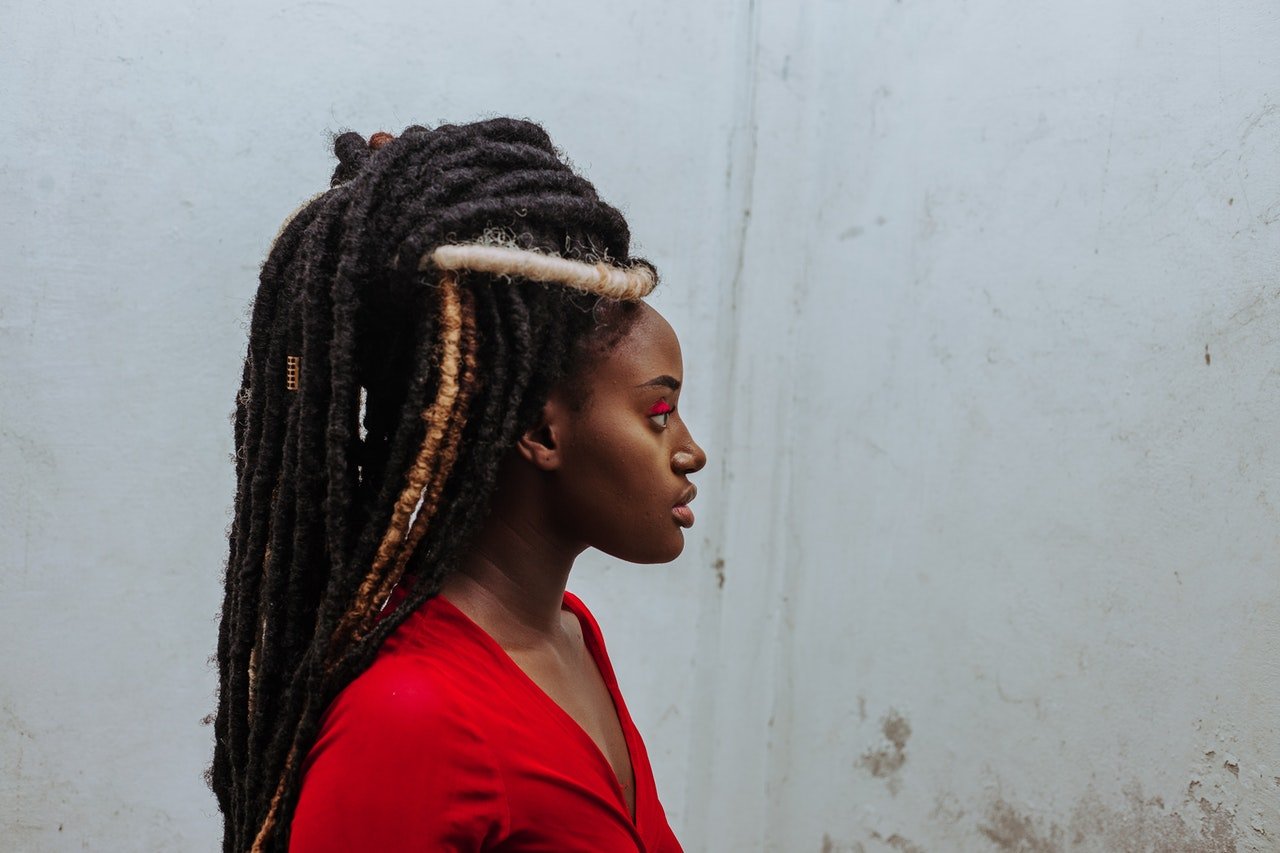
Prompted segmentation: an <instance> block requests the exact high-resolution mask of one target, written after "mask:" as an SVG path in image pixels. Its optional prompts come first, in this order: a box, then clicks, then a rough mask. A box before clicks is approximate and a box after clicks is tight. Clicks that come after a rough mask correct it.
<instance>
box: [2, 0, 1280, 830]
mask: <svg viewBox="0 0 1280 853" xmlns="http://www.w3.org/2000/svg"><path fill="white" fill-rule="evenodd" d="M454 5H456V6H457V8H447V9H446V8H436V9H431V8H424V7H423V5H422V4H411V3H407V2H401V0H396V2H390V0H387V2H380V3H375V4H373V8H372V9H365V8H363V7H357V6H356V5H355V4H352V3H348V2H335V3H325V4H312V3H304V4H263V3H249V2H244V0H242V2H237V3H222V4H211V3H199V4H196V3H191V4H159V3H155V4H151V3H144V2H139V0H133V2H125V3H118V4H108V5H103V4H97V5H90V4H78V5H77V4H68V3H61V4H59V3H43V4H36V3H32V2H25V3H23V2H11V3H9V4H6V6H5V11H4V13H3V22H2V25H0V115H4V116H6V117H7V120H6V121H5V122H3V123H0V364H2V365H3V368H0V400H3V402H0V471H3V476H2V477H0V648H3V649H4V650H5V651H6V654H5V655H4V656H3V658H2V659H0V849H4V850H9V849H13V850H46V849H47V850H64V849H65V850H72V849H82V848H83V849H95V850H97V849H103V850H116V849H119V850H135V849H136V850H213V849H215V848H216V846H217V843H218V821H217V816H216V811H215V806H214V803H213V800H212V797H211V795H209V793H208V791H207V790H206V789H205V787H204V785H203V782H202V780H201V778H200V773H201V771H202V769H203V767H204V766H205V764H206V762H207V760H208V753H209V750H210V732H209V729H208V728H207V727H203V726H201V725H200V718H201V717H202V716H203V715H204V714H205V713H207V712H208V711H209V710H211V707H212V701H213V687H214V683H215V678H214V673H213V670H212V669H211V668H210V667H209V666H207V665H206V664H205V658H206V657H207V656H208V655H209V654H210V653H211V652H212V651H213V646H214V638H215V633H216V614H217V608H218V603H219V572H220V569H221V563H222V560H223V559H224V544H223V533H224V528H225V526H226V524H227V523H228V521H229V515H228V507H229V505H230V501H231V496H232V490H233V483H232V472H231V467H230V463H229V461H228V459H227V454H228V453H229V451H230V426H229V424H228V422H227V415H228V413H229V411H230V408H231V402H232V400H231V398H232V395H233V394H234V390H235V388H236V386H237V385H238V380H239V371H238V365H239V360H240V358H241V356H242V355H243V347H244V329H243V325H242V324H243V320H244V311H245V308H246V306H247V303H248V300H249V299H250V297H251V295H252V292H253V289H254V285H255V276H256V270H257V266H258V264H259V263H260V261H261V259H262V256H263V254H264V252H265V250H266V246H267V243H268V241H269V240H270V238H271V237H272V235H273V234H274V230H275V228H276V226H277V225H278V223H279V220H280V219H281V218H282V217H283V216H284V215H285V214H286V213H287V212H288V211H289V210H290V209H292V207H293V206H294V205H295V204H296V203H297V202H298V201H299V200H300V199H301V198H303V197H304V196H306V195H308V194H310V193H311V192H314V191H315V190H317V189H320V188H323V186H324V185H325V183H326V179H327V175H328V173H329V170H330V168H331V160H330V155H329V154H328V150H327V138H328V137H327V134H328V133H329V132H331V131H335V130H339V129H343V128H347V127H351V128H354V129H358V130H361V131H363V132H366V133H368V132H371V131H373V130H377V129H388V130H391V131H393V132H394V131H397V130H399V129H400V128H401V127H403V126H404V125H406V124H409V123H413V122H426V123H432V122H435V121H438V120H442V119H443V120H467V119H471V118H476V117H480V116H483V115H488V114H499V113H514V114H522V115H529V116H532V117H534V118H537V119H539V120H541V121H543V122H544V123H545V124H546V125H547V127H548V129H549V131H550V132H551V134H552V136H553V138H555V139H556V140H557V142H558V143H559V144H560V145H561V146H562V147H563V148H564V149H565V150H566V151H567V152H568V153H569V155H570V156H571V157H572V158H573V159H574V161H575V162H576V163H577V164H578V166H579V167H580V168H581V169H582V170H583V171H584V172H585V173H586V174H587V175H588V176H589V177H591V178H592V179H593V180H594V181H595V182H596V184H597V186H598V187H599V188H600V190H601V192H602V194H603V195H604V196H605V197H606V198H608V199H611V200H613V201H615V202H617V203H620V204H621V205H622V206H623V208H624V210H625V211H626V212H627V214H628V216H629V219H630V221H631V224H632V228H633V232H634V234H635V235H636V238H637V241H638V243H639V248H640V249H641V250H642V251H643V252H644V253H645V254H646V255H648V256H649V257H651V258H652V259H653V260H654V261H656V262H657V263H658V264H659V265H660V266H661V268H662V270H663V273H664V281H665V283H664V285H663V289H662V291H661V295H660V296H659V297H657V299H656V304H657V305H658V307H659V308H660V309H661V310H663V311H665V312H666V313H667V314H668V316H670V317H671V319H672V320H673V322H674V324H675V325H676V327H677V330H678V331H679V332H680V333H681V336H682V340H683V342H684V345H685V350H686V352H685V358H686V372H687V377H688V386H689V387H688V391H687V393H686V396H685V400H684V405H683V407H682V408H684V409H685V410H686V411H687V412H688V416H689V417H690V418H691V419H692V422H693V427H694V429H695V433H696V434H697V435H698V437H699V438H700V440H701V441H702V443H703V444H704V446H705V447H706V448H707V449H708V451H709V452H710V453H711V454H712V457H713V458H712V463H711V465H710V466H709V467H708V469H707V470H706V471H705V472H704V473H703V475H702V476H701V478H700V488H701V492H702V494H701V497H700V499H699V501H698V504H699V506H700V507H701V508H700V509H699V512H698V514H699V524H698V526H697V527H696V528H695V529H694V534H695V535H693V536H691V538H690V541H691V545H692V547H691V548H690V549H689V550H688V551H687V552H686V554H685V556H684V557H682V558H681V559H680V560H679V561H678V562H677V563H676V564H675V565H674V566H672V567H667V568H662V567H658V568H653V567H634V566H627V565H622V564H613V563H611V562H610V561H607V560H603V559H593V560H589V561H586V562H584V565H583V566H582V567H581V569H580V570H579V572H578V573H577V576H576V577H575V580H574V584H573V586H574V587H575V589H577V591H578V592H579V593H580V594H582V595H584V596H585V597H586V598H587V600H588V601H589V602H590V603H591V604H592V605H593V607H594V608H595V609H596V611H597V614H598V615H599V616H600V618H601V621H602V622H603V624H604V627H605V630H606V634H607V637H608V639H609V643H610V648H611V651H612V653H613V656H614V660H615V665H616V666H617V668H618V669H619V671H620V677H621V679H622V682H623V685H624V689H625V690H626V693H627V696H628V700H629V703H630V704H631V706H632V711H633V714H634V716H635V717H636V719H637V721H638V723H639V724H640V726H641V728H642V730H643V731H644V732H645V734H646V739H647V741H648V743H649V747H650V752H651V754H652V756H653V758H654V763H655V768H656V771H657V773H658V776H659V785H660V790H661V791H662V793H663V797H664V802H665V803H666V804H667V806H668V808H669V811H670V812H671V818H672V821H673V824H674V825H675V827H676V829H677V832H678V833H679V834H680V836H681V838H682V839H683V840H684V841H685V844H686V847H687V848H688V849H689V850H691V851H701V850H706V851H721V850H725V851H729V850H761V849H770V850H781V851H792V850H801V851H804V850H808V851H828V853H836V851H855V850H860V851H882V850H898V851H923V850H928V851H934V853H937V851H951V850H961V851H967V850H974V851H984V850H1031V851H1068V850H1070V851H1077V850H1079V851H1103V850H1106V851H1114V850H1186V851H1198V850H1231V849H1235V850H1242V851H1243V850H1275V849H1280V841H1277V839H1278V838H1280V737H1278V735H1280V732H1278V731H1277V729H1278V727H1280V724H1277V722H1276V721H1277V720H1280V670H1277V667H1276V665H1275V661H1276V660H1277V657H1278V656H1280V629H1277V627H1276V626H1277V625H1280V560H1278V559H1277V557H1280V548H1278V546H1280V537H1278V530H1280V528H1278V527H1277V521H1280V518H1278V513H1277V503H1278V502H1280V498H1277V497H1275V496H1274V495H1273V491H1274V488H1273V485H1274V484H1275V483H1277V482H1278V481H1280V459H1278V458H1277V454H1276V453H1275V451H1274V450H1273V449H1272V446H1273V445H1274V444H1275V441H1274V433H1275V424H1276V423H1277V420H1278V416H1280V357H1277V354H1276V353H1277V349H1276V343H1277V337H1278V333H1277V332H1276V328H1277V319H1280V276H1278V275H1277V270H1278V265H1277V261H1278V260H1280V241H1278V240H1277V235H1278V234H1280V231H1278V230H1277V229H1278V228H1280V224H1278V223H1280V156H1277V155H1278V152H1280V101H1278V100H1277V99H1278V98H1280V94H1277V92H1278V90H1280V86H1278V85H1277V84H1280V61H1278V60H1277V59H1276V56H1277V51H1276V50H1275V45H1276V44H1280V10H1277V9H1276V8H1275V7H1274V4H1272V3H1269V2H1266V1H1265V0H1237V2H1234V3H1219V2H1213V3H1211V2H1208V0H1184V2H1181V3H1174V4H1170V3H1157V2H1153V0H1135V2H1131V3H1127V4H1119V3H1105V2H1101V0H1077V2H1075V3H1065V2H1059V3H1042V4H1026V3H1010V2H999V0H981V2H975V3H962V4H957V3H944V2H941V0H933V2H928V0H901V2H897V1H896V0H869V2H865V3H858V4H848V3H832V2H819V0H805V2H799V3H797V2H783V0H754V2H752V3H730V2H728V0H717V2H709V3H698V4H688V3H676V2H670V0H661V2H652V3H647V4H643V5H642V4H621V3H612V4H611V3H604V4H575V3H569V2H562V1H561V2H554V3H545V4H538V5H537V6H536V8H535V7H533V5H532V4H514V3H500V2H496V0H490V2H482V3H478V4H475V5H474V6H472V7H470V8H462V6H461V4H454ZM1206 353H1207V354H1208V357H1207V358H1206Z"/></svg>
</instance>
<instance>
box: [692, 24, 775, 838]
mask: <svg viewBox="0 0 1280 853" xmlns="http://www.w3.org/2000/svg"><path fill="white" fill-rule="evenodd" d="M740 32H741V36H740V39H741V42H740V43H741V49H742V66H741V70H740V74H739V76H738V77H737V85H736V86H735V91H734V96H733V97H734V106H733V113H732V121H733V129H732V131H731V135H730V138H729V144H728V146H727V151H726V154H727V159H728V162H727V165H726V173H725V197H726V199H727V200H728V202H729V205H728V208H727V211H726V219H727V220H728V223H727V224H728V225H729V228H728V229H726V230H727V231H728V232H729V233H730V234H731V235H732V243H731V244H730V246H728V247H727V250H726V251H725V253H724V254H725V256H726V260H728V261H729V263H728V264H726V265H725V266H726V267H729V268H730V269H732V273H731V275H730V278H729V280H728V288H727V293H725V294H724V295H723V296H722V297H721V298H720V300H719V307H720V310H719V311H718V312H717V317H718V321H717V324H716V349H717V359H716V360H717V367H718V368H719V370H720V372H721V376H720V380H721V381H720V382H718V383H717V386H718V389H719V393H718V395H717V399H716V408H715V411H717V412H718V413H719V416H718V418H717V420H716V429H715V431H714V432H713V434H712V440H713V447H715V448H718V449H719V451H720V453H719V456H720V459H719V463H718V466H717V469H716V472H715V475H716V476H715V482H716V486H717V489H718V492H717V494H718V495H721V496H724V495H727V494H728V491H729V489H730V488H731V487H732V477H731V475H730V471H729V462H730V456H731V451H730V448H731V446H732V439H733V437H734V432H735V428H736V425H737V423H738V418H737V417H736V412H735V402H736V397H737V389H736V387H735V386H736V384H737V374H738V371H737V358H736V356H737V350H738V343H739V341H740V339H741V313H740V311H739V297H740V295H741V291H742V279H743V274H744V268H745V263H746V252H747V230H748V228H749V227H750V224H751V205H752V198H753V193H754V191H755V173H756V150H757V123H756V102H757V69H758V67H759V0H749V2H748V4H747V9H746V12H745V15H744V19H743V20H741V22H740ZM739 161H741V163H742V166H741V167H740V168H738V167H737V163H738V162H739ZM725 505H726V501H725V500H724V499H723V497H722V498H721V500H720V506H721V507H722V510H721V511H720V512H719V513H718V515H717V516H716V524H715V526H714V529H713V530H712V531H711V533H710V538H711V546H712V547H711V554H712V566H711V567H712V568H713V569H714V572H715V573H714V574H706V575H705V576H704V581H703V583H702V584H700V585H699V590H709V592H708V593H704V594H701V595H699V601H698V610H697V613H698V623H697V624H698V634H697V641H696V646H695V651H694V654H695V656H696V657H695V664H694V671H695V673H696V678H695V681H694V684H695V688H696V691H697V692H696V693H695V700H694V701H695V706H694V713H693V724H692V725H691V726H690V730H689V736H690V748H689V751H688V753H687V755H688V757H689V764H688V768H689V780H690V784H689V787H688V789H687V790H688V794H687V797H688V799H687V804H686V805H687V807H686V812H685V815H686V825H687V827H688V829H689V832H688V835H687V837H686V843H687V844H689V846H690V847H691V848H692V849H703V848H706V847H707V842H708V841H709V839H708V837H707V831H708V828H709V827H708V824H709V818H710V813H711V807H712V797H711V791H712V779H713V774H712V769H713V768H712V765H713V763H714V758H715V754H716V740H715V732H716V731H717V726H716V725H715V720H716V706H717V698H718V693H719V684H718V682H717V681H716V678H715V673H716V672H717V671H718V670H719V669H720V667H719V662H720V634H721V628H722V625H721V609H722V601H723V596H722V593H721V586H722V582H721V581H720V578H722V577H723V575H722V574H720V573H721V572H722V571H723V566H724V555H725V552H726V549H725V535H726V532H727V529H728V523H727V522H728V514H727V513H726V512H724V511H723V507H724V506H725Z"/></svg>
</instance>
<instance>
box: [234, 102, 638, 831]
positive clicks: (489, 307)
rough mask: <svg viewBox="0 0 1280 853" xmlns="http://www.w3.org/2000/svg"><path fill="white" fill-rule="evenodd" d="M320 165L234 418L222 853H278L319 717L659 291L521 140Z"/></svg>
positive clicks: (557, 170)
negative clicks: (527, 438) (322, 169)
mask: <svg viewBox="0 0 1280 853" xmlns="http://www.w3.org/2000/svg"><path fill="white" fill-rule="evenodd" d="M334 149H335V153H336V154H337V156H338V160H339V165H338V167H337V169H336V170H335V172H334V176H333V182H332V187H331V189H330V190H329V191H328V192H326V193H324V194H323V195H321V196H318V197H317V198H315V199H313V200H312V201H310V202H309V203H308V204H306V205H305V206H304V207H303V208H302V209H301V210H300V211H299V212H298V213H297V214H296V215H295V216H294V217H293V219H292V220H291V221H289V222H288V223H287V224H286V226H285V227H284V228H283V230H282V231H281V233H280V235H279V237H277V239H276V242H275V244H274V246H273V247H272V249H271V252H270V254H269V256H268V258H267V260H266V263H265V264H264V265H263V268H262V275H261V280H260V284H259V288H258V293H257V296H256V299H255V301H254V307H253V316H252V321H251V325H250V330H249V347H248V353H247V355H246V357H245V363H244V376H243V380H242V384H241V387H240V392H239V394H238V396H237V400H236V412H235V447H236V477H237V491H236V502H235V520H234V522H233V525H232V528H231V531H230V537H229V539H230V556H229V559H228V562H227V572H226V596H225V599H224V601H223V607H222V623H221V630H220V632H219V636H218V666H219V676H220V678H219V695H218V708H217V713H216V717H215V738H216V743H215V748H214V757H213V765H212V767H211V769H210V784H211V786H212V788H213V790H214V792H215V793H216V794H217V797H218V802H219V806H220V808H221V810H222V813H223V816H224V840H223V849H224V851H226V853H242V851H245V850H253V851H260V850H261V851H274V850H283V849H285V848H286V847H287V845H288V834H289V824H290V822H291V820H292V815H293V810H294V806H295V804H296V802H297V797H298V790H299V785H300V781H301V765H302V762H303V759H304V758H305V756H306V753H307V751H308V749H309V748H310V746H311V745H312V743H313V741H314V739H315V736H316V734H317V731H318V728H319V723H320V718H321V715H322V714H323V712H324V710H325V709H326V708H327V707H328V705H329V703H330V702H331V701H332V700H333V698H334V697H335V696H336V695H337V693H338V692H339V691H340V690H341V689H342V688H343V687H345V686H346V685H347V684H349V683H350V682H351V680H352V679H353V678H355V676H357V675H358V674H359V673H360V672H362V671H363V670H364V669H365V668H366V667H367V666H368V665H369V664H370V662H371V661H372V659H373V656H374V654H375V653H376V651H377V649H378V646H379V644H380V643H381V642H382V640H383V639H384V638H385V637H386V636H387V635H388V634H389V633H390V632H391V631H393V630H394V629H395V628H396V627H397V626H399V625H400V624H401V623H402V622H403V621H404V619H405V618H407V617H408V616H409V614H410V613H411V612H412V611H413V610H414V609H416V608H417V607H418V606H420V605H421V604H422V603H423V602H424V601H426V600H427V599H428V598H430V597H431V596H432V595H434V594H436V593H437V592H438V590H439V589H440V584H441V582H442V580H443V579H444V577H445V576H446V575H447V574H448V573H449V572H450V571H451V569H452V568H453V567H454V565H455V564H456V562H457V559H458V558H459V556H460V554H461V552H462V550H463V548H464V547H465V546H466V544H467V543H468V541H469V540H470V538H471V536H472V535H473V534H474V533H475V532H476V530H477V529H478V527H479V525H480V523H481V522H482V521H483V520H484V516H485V514H486V512H487V510H488V506H489V501H490V496H491V493H492V491H493V487H494V482H495V479H496V475H497V471H498V466H499V463H500V461H501V459H502V457H503V455H504V453H505V451H506V450H507V449H509V448H510V447H511V446H512V445H513V444H514V442H515V440H516V438H517V437H518V435H519V434H520V433H521V432H522V431H523V430H524V429H527V428H528V427H529V426H530V425H532V424H533V423H534V422H535V419H536V417H537V415H538V413H539V411H540V409H541V407H542V404H543V403H544V402H545V400H546V398H547V395H548V393H549V392H550V390H551V389H552V387H553V386H555V385H556V384H557V383H558V382H561V381H565V380H567V379H571V378H572V373H573V371H574V368H575V365H576V363H577V361H578V360H579V359H581V358H582V357H583V353H584V352H586V351H587V349H588V348H589V346H594V345H598V343H599V340H600V338H601V329H602V327H603V325H605V324H604V323H603V322H602V318H604V317H608V318H610V320H609V324H610V325H612V326H613V335H614V336H616V335H617V334H618V332H619V329H620V328H622V327H624V326H625V323H626V321H627V317H628V316H630V313H631V312H629V311H628V308H629V307H634V303H633V302H627V301H623V300H627V299H634V298H636V297H637V296H639V295H643V293H645V292H647V291H648V289H649V288H651V287H652V286H653V283H654V276H653V273H652V268H651V267H649V266H648V265H647V263H645V262H644V261H641V260H638V259H630V258H629V256H628V248H629V242H630V235H629V232H628V229H627V225H626V222H625V221H624V220H623V218H622V216H621V214H620V213H618V211H617V210H615V209H614V208H612V207H610V206H609V205H607V204H605V203H604V202H602V201H601V200H600V199H599V197H598V196H597V195H596V192H595V189H594V188H593V187H592V186H591V184H590V183H589V182H588V181H586V180H585V179H583V178H582V177H580V176H578V175H576V174H574V172H573V171H572V169H571V168H570V167H569V166H567V165H566V164H565V163H564V162H562V161H561V159H560V156H559V155H558V153H557V151H556V149H555V148H554V147H553V146H552V144H551V140H550V139H549V138H548V137H547V134H546V132H545V131H543V129H542V128H541V127H539V126H537V125H535V124H531V123H529V122H525V121H517V120H512V119H495V120H491V121H485V122H480V123H476V124H470V125H463V126H452V125H446V126H442V127H438V128H435V129H427V128H424V127H418V126H413V127H409V128H407V129H406V130H405V131H404V133H403V134H402V135H401V136H400V137H398V138H393V137H390V136H389V135H387V134H375V135H374V136H373V137H372V138H371V139H370V140H369V141H368V142H366V140H365V139H364V138H362V137H361V136H360V135H359V134H355V133H345V134H343V135H341V136H339V137H338V138H337V139H336V141H335V145H334ZM459 244H462V245H459ZM504 258H505V260H504ZM542 282H555V283H550V284H548V283H542ZM602 294H603V295H602ZM613 318H616V319H617V322H614V319H613ZM397 585H402V586H405V587H407V588H408V590H409V594H408V595H407V596H406V597H405V598H404V600H403V601H401V602H400V603H399V604H398V605H396V606H395V607H394V608H390V607H388V608H387V612H385V613H382V612H381V611H382V609H383V608H384V606H385V605H386V603H387V601H388V598H389V596H390V594H391V592H392V590H393V589H394V588H395V587H396V586H397Z"/></svg>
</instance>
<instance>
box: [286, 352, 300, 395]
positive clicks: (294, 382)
mask: <svg viewBox="0 0 1280 853" xmlns="http://www.w3.org/2000/svg"><path fill="white" fill-rule="evenodd" d="M284 362H285V368H284V387H285V388H287V389H289V390H290V391H297V390H298V374H299V373H300V372H301V367H302V359H301V358H300V357H298V356H296V355H290V356H286V357H285V360H284Z"/></svg>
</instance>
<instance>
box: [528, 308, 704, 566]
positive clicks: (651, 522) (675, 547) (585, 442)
mask: <svg viewBox="0 0 1280 853" xmlns="http://www.w3.org/2000/svg"><path fill="white" fill-rule="evenodd" d="M683 381H684V363H683V360H682V359H681V356H680V342H679V341H678V340H677V339H676V334H675V331H674V330H673V329H672V328H671V326H670V324H669V323H667V321H666V320H665V319H663V317H662V315H661V314H659V313H658V312H657V311H655V310H653V309H652V308H650V307H649V306H648V305H645V304H642V305H641V306H640V311H639V313H638V314H637V315H636V316H635V317H634V319H633V321H632V324H631V327H630V328H629V329H628V331H627V333H626V334H625V336H624V337H623V338H622V339H621V340H619V342H618V343H617V344H616V345H615V346H614V347H613V348H612V349H609V350H608V351H606V352H604V353H602V354H600V355H598V356H597V357H595V358H594V359H590V360H589V362H588V364H587V365H586V366H585V367H584V368H582V372H581V373H580V374H579V376H578V377H576V381H575V382H574V386H575V389H577V391H578V393H579V400H578V401H577V405H576V406H575V405H574V401H572V400H571V399H570V396H571V394H570V392H569V391H568V390H567V389H566V388H560V389H557V390H556V391H553V392H552V394H551V397H550V399H549V400H548V405H547V408H546V410H545V411H546V413H547V416H548V420H547V422H546V427H547V428H550V429H551V434H552V436H554V441H555V447H556V462H557V464H556V465H555V466H554V467H553V468H552V470H550V471H548V475H549V478H550V483H549V485H550V487H551V498H552V499H553V500H554V502H555V503H554V506H555V508H556V509H555V513H554V515H555V518H556V519H557V526H559V527H560V528H561V532H562V533H563V534H564V535H566V536H568V537H570V538H571V540H572V541H578V542H584V543H586V544H587V545H588V546H590V547H594V548H598V549H599V550H601V551H604V552H605V553H606V554H610V555H612V556H614V557H617V558H619V559H622V560H627V561H629V562H633V563H662V562H667V561H668V560H673V559H675V558H676V557H677V556H679V554H680V552H681V551H682V550H683V549H684V529H685V528H686V527H689V526H692V524H693V513H692V511H691V510H690V509H689V507H688V506H686V504H687V503H688V502H689V501H690V500H692V499H693V495H694V493H695V489H694V487H693V485H692V484H691V483H690V481H689V475H690V474H692V473H693V472H695V471H698V470H699V469H701V468H702V467H703V466H704V465H705V464H706V463H707V457H706V454H705V453H703V451H702V448H701V447H699V446H698V445H697V443H695V442H694V440H693V437H692V436H691V435H690V434H689V429H688V427H686V426H685V423H684V420H683V419H682V418H681V416H680V408H679V404H680V393H681V386H682V383H683ZM582 392H585V400H582V399H581V393H582Z"/></svg>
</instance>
